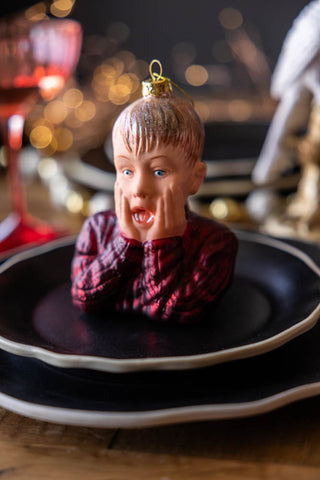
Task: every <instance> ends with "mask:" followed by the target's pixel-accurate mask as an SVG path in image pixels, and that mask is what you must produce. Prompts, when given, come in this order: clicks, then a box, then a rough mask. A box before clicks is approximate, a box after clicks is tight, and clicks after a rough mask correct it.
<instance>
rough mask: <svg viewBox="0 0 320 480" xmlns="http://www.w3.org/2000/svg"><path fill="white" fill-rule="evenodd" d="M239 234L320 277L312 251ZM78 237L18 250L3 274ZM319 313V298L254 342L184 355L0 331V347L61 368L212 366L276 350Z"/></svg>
mask: <svg viewBox="0 0 320 480" xmlns="http://www.w3.org/2000/svg"><path fill="white" fill-rule="evenodd" d="M236 235H237V237H238V238H239V239H240V240H241V239H242V240H246V241H251V242H253V241H254V242H257V243H261V244H264V245H268V246H271V247H274V248H277V249H280V250H282V251H285V252H286V253H289V254H290V255H292V256H295V257H297V258H299V259H300V260H301V261H302V262H303V263H305V264H306V265H307V266H308V267H309V268H310V269H311V270H312V271H314V272H315V273H316V274H317V275H318V277H319V278H320V268H319V267H318V266H317V265H316V263H315V262H314V261H313V260H312V259H311V258H310V257H309V255H307V254H306V253H304V252H303V251H301V250H300V249H298V248H297V247H295V246H293V245H290V244H288V243H286V242H284V241H282V240H278V239H275V238H272V237H268V236H265V235H262V234H259V233H255V232H250V231H243V230H242V231H236ZM76 237H77V236H76V235H72V236H69V237H66V238H63V239H59V240H55V241H53V242H50V243H48V244H45V245H40V246H37V247H35V248H32V249H29V250H27V251H25V252H21V253H18V254H16V255H14V256H13V257H11V258H10V259H8V260H6V261H5V262H4V263H3V264H2V265H0V274H2V273H3V272H5V271H6V270H7V269H9V268H10V267H12V266H13V265H15V264H17V263H19V262H21V261H23V260H26V259H29V258H32V257H35V256H39V255H41V254H44V253H46V252H48V251H52V250H55V249H57V248H60V247H63V246H70V245H71V244H72V243H74V241H75V239H76ZM319 316H320V299H319V303H318V305H317V306H316V307H315V308H314V310H313V311H312V312H311V313H310V314H309V315H308V316H307V317H306V318H304V319H303V320H301V321H300V322H298V323H296V324H295V325H292V326H291V327H289V328H286V329H285V330H282V331H281V332H279V333H277V334H276V335H272V336H270V337H268V338H266V339H264V340H260V341H257V342H253V343H250V344H247V345H240V346H237V347H232V348H227V349H225V350H218V351H215V352H209V353H203V354H195V355H194V354H193V355H184V356H180V357H170V356H167V357H157V358H155V357H150V358H143V359H138V358H136V359H134V358H129V359H114V358H110V357H98V356H94V355H85V356H84V355H75V354H65V353H57V352H53V351H51V350H48V349H46V348H44V347H38V346H34V345H28V344H24V343H19V342H15V341H13V340H9V339H7V338H5V337H3V336H2V335H0V348H1V349H2V350H5V351H7V352H9V353H13V354H15V355H20V356H23V357H30V358H36V359H38V360H41V361H43V362H45V363H48V364H50V365H53V366H56V367H60V368H86V369H91V370H98V371H104V372H110V373H130V372H135V371H148V370H186V369H191V368H192V369H194V368H202V367H207V366H213V365H217V364H220V363H225V362H228V361H231V360H240V359H243V358H250V357H253V356H255V355H260V354H263V353H266V352H269V351H271V350H274V349H275V348H278V347H280V346H281V345H283V344H285V343H287V342H289V341H290V340H292V339H293V338H295V337H297V336H299V335H301V334H302V333H304V332H306V331H308V330H310V329H311V328H312V327H313V326H314V325H315V324H316V323H317V321H318V318H319Z"/></svg>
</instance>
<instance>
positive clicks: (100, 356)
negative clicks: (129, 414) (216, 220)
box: [0, 232, 320, 372]
mask: <svg viewBox="0 0 320 480" xmlns="http://www.w3.org/2000/svg"><path fill="white" fill-rule="evenodd" d="M238 236H239V239H240V242H239V243H240V246H239V253H238V258H237V263H236V270H235V278H234V282H233V285H232V287H231V288H230V289H229V290H228V292H227V293H226V295H225V296H224V297H223V298H222V300H221V301H220V303H219V304H218V305H217V307H216V308H215V310H214V311H213V312H212V313H211V314H210V317H209V318H208V319H207V322H204V323H201V324H196V325H191V326H180V325H171V324H162V323H155V322H152V321H150V320H148V319H146V318H144V317H141V316H138V315H135V316H133V315H120V314H119V313H111V312H108V313H107V314H106V315H105V316H101V317H93V316H87V315H84V314H81V313H80V311H78V310H77V309H76V308H75V307H74V306H73V305H72V302H71V296H70V284H69V283H68V279H69V275H70V262H71V258H72V255H73V249H74V246H73V242H70V240H68V241H67V243H66V241H64V242H61V241H60V243H58V244H56V245H55V246H45V247H39V248H38V249H35V250H34V252H33V253H26V254H21V255H19V256H18V257H16V259H12V260H11V261H9V263H7V264H4V265H3V266H2V273H1V275H0V346H1V348H3V349H4V350H7V351H9V352H11V353H15V354H20V355H25V356H34V357H36V358H40V359H41V360H43V361H46V362H48V363H50V364H53V365H57V366H62V367H78V368H81V367H85V368H93V369H99V370H106V371H114V372H119V371H121V372H126V371H132V370H146V369H162V368H164V369H167V368H175V369H188V368H197V367H199V366H207V365H213V364H215V363H221V362H224V361H226V360H231V359H237V358H243V357H246V356H252V355H255V354H257V353H262V352H265V351H268V350H271V349H273V348H276V347H277V346H279V345H280V344H282V343H285V342H287V341H288V340H290V339H291V338H293V337H294V336H296V335H298V334H301V333H302V332H303V331H305V330H307V329H309V328H311V327H312V326H313V325H314V324H315V322H316V321H317V317H318V315H319V301H320V277H319V273H318V269H317V267H316V265H315V264H312V261H311V260H310V259H308V257H307V258H306V259H304V258H303V255H304V254H303V253H302V252H300V251H296V250H291V249H292V247H290V246H289V245H287V244H285V243H282V242H277V241H275V240H272V239H268V238H266V237H262V236H257V235H254V234H251V233H246V232H239V234H238ZM17 297H19V301H17Z"/></svg>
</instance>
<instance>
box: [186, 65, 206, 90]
mask: <svg viewBox="0 0 320 480" xmlns="http://www.w3.org/2000/svg"><path fill="white" fill-rule="evenodd" d="M185 77H186V80H187V82H188V83H189V84H190V85H192V86H194V87H200V86H201V85H204V84H205V83H206V81H207V80H208V71H207V69H206V68H205V67H203V66H202V65H190V67H188V68H187V70H186V73H185Z"/></svg>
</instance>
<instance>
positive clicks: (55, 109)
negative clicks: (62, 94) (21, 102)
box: [43, 100, 68, 124]
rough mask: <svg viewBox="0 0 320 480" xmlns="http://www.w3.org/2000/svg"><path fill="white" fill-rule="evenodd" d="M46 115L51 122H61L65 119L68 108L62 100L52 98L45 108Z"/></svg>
mask: <svg viewBox="0 0 320 480" xmlns="http://www.w3.org/2000/svg"><path fill="white" fill-rule="evenodd" d="M43 113H44V117H45V119H46V120H48V121H49V122H51V123H55V124H58V123H61V122H63V121H64V120H65V118H66V116H67V114H68V109H67V107H66V105H65V104H64V103H63V102H62V101H61V100H52V101H51V102H50V103H48V104H47V105H46V106H45V108H44V111H43Z"/></svg>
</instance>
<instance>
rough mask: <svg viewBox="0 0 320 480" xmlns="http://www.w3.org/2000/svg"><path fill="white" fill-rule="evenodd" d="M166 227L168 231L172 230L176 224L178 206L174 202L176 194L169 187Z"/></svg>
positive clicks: (166, 194) (166, 199)
mask: <svg viewBox="0 0 320 480" xmlns="http://www.w3.org/2000/svg"><path fill="white" fill-rule="evenodd" d="M164 210H165V213H164V215H165V225H166V228H167V229H171V228H172V227H173V226H174V224H175V219H176V205H175V202H174V192H173V189H172V187H169V188H168V190H167V191H166V193H165V205H164Z"/></svg>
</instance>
